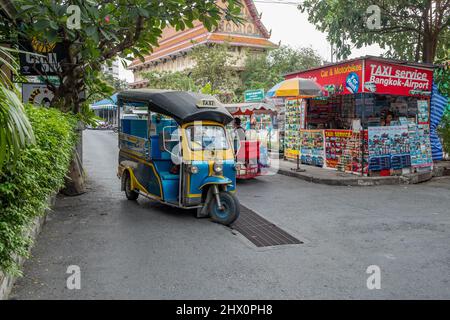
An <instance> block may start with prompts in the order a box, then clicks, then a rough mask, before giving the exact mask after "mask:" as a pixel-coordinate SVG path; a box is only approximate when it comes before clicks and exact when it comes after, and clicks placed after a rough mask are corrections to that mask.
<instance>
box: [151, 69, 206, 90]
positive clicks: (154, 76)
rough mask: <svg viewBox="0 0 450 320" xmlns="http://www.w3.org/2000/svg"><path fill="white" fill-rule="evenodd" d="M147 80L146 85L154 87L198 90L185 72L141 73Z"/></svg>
mask: <svg viewBox="0 0 450 320" xmlns="http://www.w3.org/2000/svg"><path fill="white" fill-rule="evenodd" d="M143 77H144V78H145V79H147V80H148V87H150V88H154V89H171V90H181V91H198V90H199V88H198V86H196V85H195V83H194V80H192V78H191V77H190V76H189V75H188V74H187V73H186V72H180V71H177V72H169V71H162V72H157V71H151V72H146V73H144V74H143Z"/></svg>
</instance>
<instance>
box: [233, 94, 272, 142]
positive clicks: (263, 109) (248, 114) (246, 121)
mask: <svg viewBox="0 0 450 320" xmlns="http://www.w3.org/2000/svg"><path fill="white" fill-rule="evenodd" d="M224 106H225V108H227V110H228V111H229V112H230V113H231V114H232V115H233V117H235V118H236V117H237V118H239V119H241V126H242V127H243V128H244V129H245V135H246V137H247V140H258V141H261V142H262V143H263V144H264V145H268V146H269V147H270V146H272V147H273V148H278V145H277V144H278V141H279V139H278V130H277V129H276V127H277V125H276V123H277V111H276V107H275V105H274V104H272V103H265V102H255V103H233V104H224ZM229 126H230V129H232V128H231V126H232V123H230V125H229Z"/></svg>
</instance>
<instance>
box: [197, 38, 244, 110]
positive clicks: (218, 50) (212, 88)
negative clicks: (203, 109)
mask: <svg viewBox="0 0 450 320" xmlns="http://www.w3.org/2000/svg"><path fill="white" fill-rule="evenodd" d="M191 57H192V59H193V60H194V62H195V65H194V67H193V68H192V70H191V71H190V72H191V77H192V79H193V80H194V82H195V83H196V84H197V85H198V86H200V87H202V88H205V89H204V90H203V91H205V90H206V91H208V92H209V93H212V94H219V95H223V96H229V94H230V93H233V92H234V90H236V88H237V87H238V86H239V83H240V80H239V77H238V72H237V68H236V63H237V58H236V57H235V56H234V55H233V54H232V52H231V51H230V46H229V45H227V44H212V45H207V46H203V45H202V46H197V47H194V49H193V50H192V53H191ZM223 102H225V101H223Z"/></svg>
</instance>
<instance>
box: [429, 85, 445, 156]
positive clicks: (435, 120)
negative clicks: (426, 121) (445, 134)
mask: <svg viewBox="0 0 450 320" xmlns="http://www.w3.org/2000/svg"><path fill="white" fill-rule="evenodd" d="M447 104H448V99H447V98H446V97H444V96H443V95H441V94H439V91H438V88H437V85H435V84H433V90H432V93H431V105H430V109H431V110H430V142H431V152H432V154H433V161H438V160H442V157H443V151H442V144H441V140H440V139H439V136H438V133H437V128H438V125H439V123H440V122H441V119H442V116H443V114H444V111H445V109H446V108H447Z"/></svg>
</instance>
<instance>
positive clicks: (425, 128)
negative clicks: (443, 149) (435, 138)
mask: <svg viewBox="0 0 450 320" xmlns="http://www.w3.org/2000/svg"><path fill="white" fill-rule="evenodd" d="M408 129H409V144H410V153H411V166H412V167H414V168H421V167H431V166H432V165H433V157H432V153H431V142H430V126H429V125H428V124H423V125H422V124H419V125H416V124H410V125H409V126H408Z"/></svg>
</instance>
